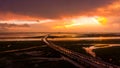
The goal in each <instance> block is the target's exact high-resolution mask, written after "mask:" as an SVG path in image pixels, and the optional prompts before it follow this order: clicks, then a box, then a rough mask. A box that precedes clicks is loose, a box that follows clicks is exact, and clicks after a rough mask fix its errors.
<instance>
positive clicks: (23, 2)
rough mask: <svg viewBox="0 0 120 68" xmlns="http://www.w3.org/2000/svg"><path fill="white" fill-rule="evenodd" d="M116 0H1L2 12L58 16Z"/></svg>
mask: <svg viewBox="0 0 120 68" xmlns="http://www.w3.org/2000/svg"><path fill="white" fill-rule="evenodd" d="M113 1H115V0H0V11H1V12H12V13H17V14H24V15H29V16H37V17H44V18H58V17H60V16H63V15H74V14H78V13H82V12H85V11H86V12H88V11H91V10H94V9H96V8H98V7H102V6H106V5H108V4H111V3H112V2H113Z"/></svg>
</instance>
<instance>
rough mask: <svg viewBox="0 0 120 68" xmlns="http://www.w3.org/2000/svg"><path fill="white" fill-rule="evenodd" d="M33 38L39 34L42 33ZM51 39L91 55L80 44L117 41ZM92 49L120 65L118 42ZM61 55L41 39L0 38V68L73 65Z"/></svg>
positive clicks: (57, 67)
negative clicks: (6, 39) (11, 39)
mask: <svg viewBox="0 0 120 68" xmlns="http://www.w3.org/2000/svg"><path fill="white" fill-rule="evenodd" d="M92 36H93V35H92ZM99 36H101V34H100V35H99V34H97V35H96V34H95V35H94V37H99ZM102 36H103V37H104V36H108V37H109V36H115V37H118V36H120V35H119V34H117V35H116V34H113V35H111V34H110V35H106V34H104V35H102ZM42 37H43V36H42ZM65 37H66V36H59V37H58V36H54V35H53V36H50V37H49V38H51V39H53V40H54V38H65ZM67 37H68V36H67ZM70 37H71V36H70ZM79 37H91V35H89V34H86V35H84V36H83V35H82V36H79V35H78V36H76V38H79ZM30 38H31V37H30ZM33 38H41V36H37V37H33ZM52 42H53V43H54V44H56V45H58V46H61V47H64V48H67V49H70V50H73V51H76V52H80V53H83V54H85V55H88V56H91V55H90V54H88V53H86V51H85V50H84V49H83V47H90V46H94V44H105V45H110V44H120V39H115V38H114V39H108V40H105V39H103V40H99V39H95V40H61V41H52ZM93 51H94V52H95V53H96V56H97V58H99V59H102V60H103V61H106V62H109V63H111V64H115V65H118V66H120V46H115V47H108V48H100V49H95V50H93ZM61 57H62V56H61V55H60V54H59V53H58V52H56V51H55V50H53V49H51V48H50V47H48V46H47V45H46V44H45V43H44V42H42V41H0V68H76V67H75V66H74V65H72V64H71V63H69V62H67V61H65V60H63V59H62V58H61Z"/></svg>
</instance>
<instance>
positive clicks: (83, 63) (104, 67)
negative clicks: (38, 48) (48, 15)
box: [42, 35, 120, 68]
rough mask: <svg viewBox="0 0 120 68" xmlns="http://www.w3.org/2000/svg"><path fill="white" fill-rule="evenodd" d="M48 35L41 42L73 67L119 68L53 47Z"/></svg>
mask: <svg viewBox="0 0 120 68" xmlns="http://www.w3.org/2000/svg"><path fill="white" fill-rule="evenodd" d="M48 36H49V35H46V36H45V37H44V38H43V39H42V40H43V41H44V42H45V43H46V44H47V45H48V46H49V47H50V48H52V49H54V50H56V51H57V52H59V53H60V54H61V55H63V56H64V59H65V60H67V61H69V62H71V63H72V64H74V65H75V66H77V67H79V68H120V67H119V66H117V65H113V64H110V63H107V62H104V61H102V60H100V59H97V58H94V57H90V56H86V55H84V54H81V53H78V52H74V51H72V50H69V49H66V48H63V47H60V46H58V45H55V44H54V43H52V42H51V41H49V40H47V37H48Z"/></svg>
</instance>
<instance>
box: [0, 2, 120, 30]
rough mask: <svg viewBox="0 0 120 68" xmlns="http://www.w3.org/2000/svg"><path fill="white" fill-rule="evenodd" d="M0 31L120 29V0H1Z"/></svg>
mask: <svg viewBox="0 0 120 68" xmlns="http://www.w3.org/2000/svg"><path fill="white" fill-rule="evenodd" d="M0 32H120V0H0Z"/></svg>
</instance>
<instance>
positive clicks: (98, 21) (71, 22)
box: [55, 16, 107, 28]
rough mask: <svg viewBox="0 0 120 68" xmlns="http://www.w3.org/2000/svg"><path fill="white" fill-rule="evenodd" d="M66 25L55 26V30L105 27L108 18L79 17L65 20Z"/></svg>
mask: <svg viewBox="0 0 120 68" xmlns="http://www.w3.org/2000/svg"><path fill="white" fill-rule="evenodd" d="M65 23H66V24H64V25H61V26H55V28H73V27H76V26H78V27H79V26H82V27H83V26H104V25H105V24H106V23H107V18H106V17H102V16H93V17H85V16H81V17H77V18H71V19H67V20H65Z"/></svg>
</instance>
